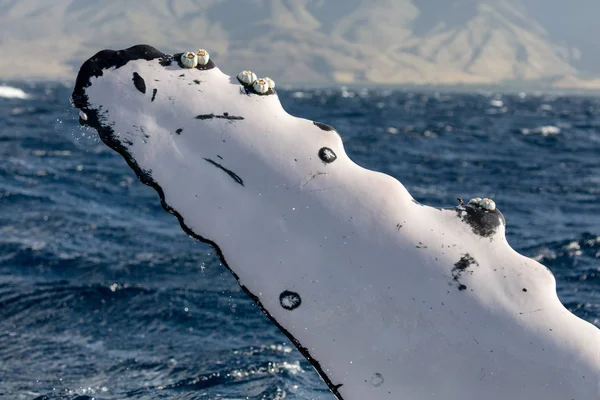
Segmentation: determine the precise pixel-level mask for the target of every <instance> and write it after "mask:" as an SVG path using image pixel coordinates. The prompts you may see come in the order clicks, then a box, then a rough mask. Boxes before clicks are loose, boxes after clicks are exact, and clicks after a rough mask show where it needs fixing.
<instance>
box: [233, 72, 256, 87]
mask: <svg viewBox="0 0 600 400" xmlns="http://www.w3.org/2000/svg"><path fill="white" fill-rule="evenodd" d="M237 78H238V80H239V81H240V82H241V83H243V84H244V85H252V84H253V83H254V82H255V81H256V74H255V73H254V72H252V71H242V72H240V73H239V74H237Z"/></svg>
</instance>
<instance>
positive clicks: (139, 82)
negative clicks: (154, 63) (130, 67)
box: [133, 72, 146, 94]
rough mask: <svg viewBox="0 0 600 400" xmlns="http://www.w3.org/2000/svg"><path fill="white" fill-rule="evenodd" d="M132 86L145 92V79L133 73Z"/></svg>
mask: <svg viewBox="0 0 600 400" xmlns="http://www.w3.org/2000/svg"><path fill="white" fill-rule="evenodd" d="M133 86H135V88H136V89H137V90H139V91H140V92H142V93H143V94H146V81H144V78H142V77H141V76H140V74H138V73H137V72H134V73H133Z"/></svg>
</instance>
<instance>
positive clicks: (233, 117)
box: [196, 113, 244, 121]
mask: <svg viewBox="0 0 600 400" xmlns="http://www.w3.org/2000/svg"><path fill="white" fill-rule="evenodd" d="M213 118H219V119H227V120H230V121H238V120H242V119H244V117H240V116H237V115H229V113H223V115H215V114H201V115H197V116H196V119H201V120H205V119H213Z"/></svg>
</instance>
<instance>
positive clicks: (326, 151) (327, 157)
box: [319, 147, 337, 164]
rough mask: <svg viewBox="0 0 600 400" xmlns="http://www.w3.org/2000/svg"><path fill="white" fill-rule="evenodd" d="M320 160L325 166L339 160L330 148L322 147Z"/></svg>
mask: <svg viewBox="0 0 600 400" xmlns="http://www.w3.org/2000/svg"><path fill="white" fill-rule="evenodd" d="M319 158H320V159H321V161H323V162H324V163H325V164H329V163H332V162H334V161H335V160H336V159H337V156H336V155H335V153H334V151H333V150H331V149H330V148H329V147H322V148H321V150H319Z"/></svg>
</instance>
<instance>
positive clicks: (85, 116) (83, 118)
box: [79, 110, 88, 121]
mask: <svg viewBox="0 0 600 400" xmlns="http://www.w3.org/2000/svg"><path fill="white" fill-rule="evenodd" d="M79 118H81V120H82V121H87V119H88V116H87V114H86V113H84V112H83V111H81V110H79Z"/></svg>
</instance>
